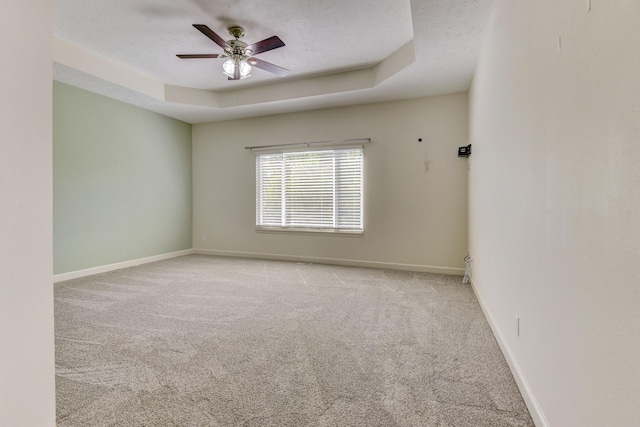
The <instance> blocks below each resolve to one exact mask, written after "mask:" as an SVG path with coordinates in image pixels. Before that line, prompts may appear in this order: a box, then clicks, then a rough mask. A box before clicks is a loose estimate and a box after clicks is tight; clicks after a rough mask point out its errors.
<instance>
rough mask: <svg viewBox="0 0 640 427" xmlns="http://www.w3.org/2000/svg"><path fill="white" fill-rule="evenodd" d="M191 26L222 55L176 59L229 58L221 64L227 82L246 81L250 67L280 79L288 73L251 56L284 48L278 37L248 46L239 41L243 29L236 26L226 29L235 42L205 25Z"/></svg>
mask: <svg viewBox="0 0 640 427" xmlns="http://www.w3.org/2000/svg"><path fill="white" fill-rule="evenodd" d="M193 26H194V27H195V28H196V29H197V30H198V31H200V32H201V33H202V34H204V35H205V36H207V37H209V38H210V39H211V40H213V42H214V43H215V44H217V45H218V46H220V47H221V48H222V49H223V50H224V53H223V54H219V53H197V54H179V55H176V56H177V57H178V58H182V59H196V58H229V59H227V60H226V61H225V62H224V64H222V69H223V73H224V74H225V75H226V76H227V77H228V78H229V80H241V79H246V78H247V77H249V76H250V75H251V70H252V68H251V66H254V67H257V68H260V69H262V70H265V71H268V72H270V73H273V74H276V75H278V76H280V77H284V76H286V75H287V73H288V72H289V70H287V69H286V68H282V67H280V66H278V65H274V64H271V63H269V62H266V61H262V60H260V59H258V58H254V57H253V56H252V55H257V54H259V53H262V52H266V51H269V50H272V49H277V48H279V47H282V46H284V42H283V41H282V40H280V38H279V37H278V36H272V37H269V38H268V39H264V40H262V41H259V42H256V43H253V44H249V45H248V44H246V43H245V42H243V41H242V40H240V38H241V37H244V29H243V28H242V27H240V26H238V25H232V26H230V27H229V28H228V30H229V34H231V35H232V36H233V37H235V40H229V41H225V40H224V39H223V38H222V37H220V36H219V35H217V34H216V33H215V32H213V30H211V28H209V27H207V26H206V25H202V24H193Z"/></svg>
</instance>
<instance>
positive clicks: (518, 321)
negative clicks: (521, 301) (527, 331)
mask: <svg viewBox="0 0 640 427" xmlns="http://www.w3.org/2000/svg"><path fill="white" fill-rule="evenodd" d="M516 337H518V338H520V316H518V315H517V314H516Z"/></svg>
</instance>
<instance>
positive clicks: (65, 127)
mask: <svg viewBox="0 0 640 427" xmlns="http://www.w3.org/2000/svg"><path fill="white" fill-rule="evenodd" d="M191 197H192V196H191V125H190V124H188V123H184V122H181V121H178V120H175V119H171V118H168V117H165V116H162V115H160V114H156V113H152V112H149V111H147V110H144V109H141V108H138V107H134V106H131V105H128V104H125V103H122V102H119V101H115V100H113V99H110V98H106V97H103V96H100V95H96V94H93V93H90V92H87V91H84V90H81V89H78V88H75V87H72V86H68V85H65V84H62V83H58V82H54V85H53V205H54V207H53V246H54V273H56V274H59V273H66V272H69V271H76V270H82V269H86V268H91V267H97V266H103V265H107V264H113V263H117V262H122V261H129V260H133V259H138V258H144V257H148V256H152V255H158V254H164V253H169V252H174V251H179V250H183V249H190V248H191V246H192V245H191V235H192V233H191V217H192V214H191V212H192V209H191V206H192V202H191Z"/></svg>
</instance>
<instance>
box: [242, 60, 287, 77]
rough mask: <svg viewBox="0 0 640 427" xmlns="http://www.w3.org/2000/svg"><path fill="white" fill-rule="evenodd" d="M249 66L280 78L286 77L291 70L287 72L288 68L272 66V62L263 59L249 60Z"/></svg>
mask: <svg viewBox="0 0 640 427" xmlns="http://www.w3.org/2000/svg"><path fill="white" fill-rule="evenodd" d="M248 61H249V64H251V65H253V66H254V67H258V68H260V69H262V70H265V71H268V72H270V73H273V74H276V75H278V76H280V77H285V76H286V75H287V73H288V72H289V70H287V69H286V68H282V67H280V66H278V65H275V64H272V63H270V62H267V61H263V60H261V59H258V58H253V57H251V58H249V59H248Z"/></svg>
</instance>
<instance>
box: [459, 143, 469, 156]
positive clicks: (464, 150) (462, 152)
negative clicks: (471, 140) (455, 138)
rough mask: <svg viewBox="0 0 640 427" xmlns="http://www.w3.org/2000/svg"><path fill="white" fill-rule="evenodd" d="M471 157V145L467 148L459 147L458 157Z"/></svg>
mask: <svg viewBox="0 0 640 427" xmlns="http://www.w3.org/2000/svg"><path fill="white" fill-rule="evenodd" d="M470 155H471V144H469V145H467V146H466V147H458V157H469V156H470Z"/></svg>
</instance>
